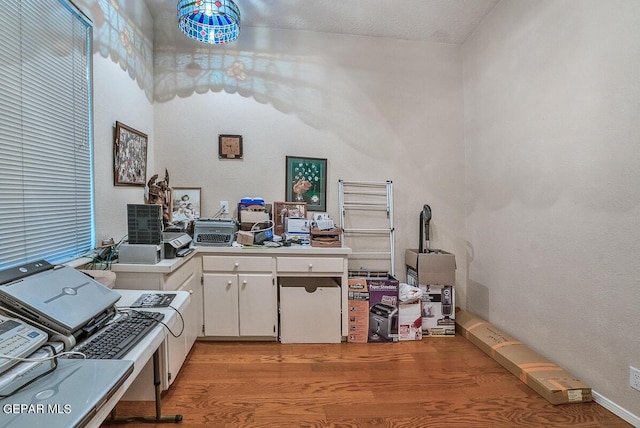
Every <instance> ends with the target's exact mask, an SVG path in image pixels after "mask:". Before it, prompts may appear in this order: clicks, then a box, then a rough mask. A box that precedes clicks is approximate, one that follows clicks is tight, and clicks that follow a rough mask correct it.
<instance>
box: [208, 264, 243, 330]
mask: <svg viewBox="0 0 640 428" xmlns="http://www.w3.org/2000/svg"><path fill="white" fill-rule="evenodd" d="M202 277H203V303H204V334H205V335H206V336H238V335H239V334H240V331H239V328H238V325H239V323H238V278H237V275H235V274H213V273H205V274H203V275H202Z"/></svg>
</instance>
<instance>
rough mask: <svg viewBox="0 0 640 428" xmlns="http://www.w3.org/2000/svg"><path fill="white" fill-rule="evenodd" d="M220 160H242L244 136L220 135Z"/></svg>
mask: <svg viewBox="0 0 640 428" xmlns="http://www.w3.org/2000/svg"><path fill="white" fill-rule="evenodd" d="M218 158H219V159H242V135H228V134H220V135H218Z"/></svg>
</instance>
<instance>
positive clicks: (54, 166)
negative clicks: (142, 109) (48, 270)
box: [0, 0, 95, 269]
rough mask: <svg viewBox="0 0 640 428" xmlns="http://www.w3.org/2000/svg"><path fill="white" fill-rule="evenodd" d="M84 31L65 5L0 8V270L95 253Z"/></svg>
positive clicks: (49, 0)
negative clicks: (88, 252)
mask: <svg viewBox="0 0 640 428" xmlns="http://www.w3.org/2000/svg"><path fill="white" fill-rule="evenodd" d="M91 31H92V29H91V23H90V21H88V20H87V19H86V18H85V17H84V16H83V15H82V14H81V13H80V12H79V11H78V10H77V9H75V7H74V6H73V5H72V4H71V3H69V2H68V1H66V0H21V1H20V0H11V1H7V2H3V5H2V8H0V185H1V188H0V269H5V268H8V267H12V266H17V265H20V264H24V263H27V262H32V261H36V260H41V259H44V260H47V261H49V262H50V263H60V262H64V261H68V260H70V259H72V258H75V257H78V256H80V255H82V254H84V253H86V252H87V251H89V250H91V249H92V248H93V247H94V244H95V238H94V233H93V231H94V225H93V222H94V220H93V219H94V212H93V180H92V177H93V171H92V166H93V165H92V158H93V156H92V135H93V132H92V116H91V110H92V109H91V106H92V99H91V43H92V40H91Z"/></svg>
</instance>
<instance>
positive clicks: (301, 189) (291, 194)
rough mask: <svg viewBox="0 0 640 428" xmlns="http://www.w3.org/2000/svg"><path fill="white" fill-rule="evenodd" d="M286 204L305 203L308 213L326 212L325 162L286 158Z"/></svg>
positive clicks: (312, 159)
mask: <svg viewBox="0 0 640 428" xmlns="http://www.w3.org/2000/svg"><path fill="white" fill-rule="evenodd" d="M286 161H287V171H286V178H285V183H286V189H285V190H286V193H285V195H286V196H285V200H286V201H287V202H305V203H306V204H307V210H309V211H326V206H327V160H326V159H319V158H303V157H296V156H287V157H286Z"/></svg>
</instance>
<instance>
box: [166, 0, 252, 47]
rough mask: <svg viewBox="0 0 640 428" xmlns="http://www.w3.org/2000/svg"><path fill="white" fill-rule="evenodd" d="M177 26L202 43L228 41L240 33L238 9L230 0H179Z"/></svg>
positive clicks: (215, 43)
mask: <svg viewBox="0 0 640 428" xmlns="http://www.w3.org/2000/svg"><path fill="white" fill-rule="evenodd" d="M178 28H180V31H182V33H183V34H184V35H185V36H187V37H189V38H191V39H194V40H198V41H200V42H203V43H209V44H214V45H221V44H225V43H229V42H232V41H234V40H235V39H237V38H238V35H239V34H240V9H238V6H237V5H236V4H235V3H234V2H233V1H231V0H180V1H179V2H178Z"/></svg>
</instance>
